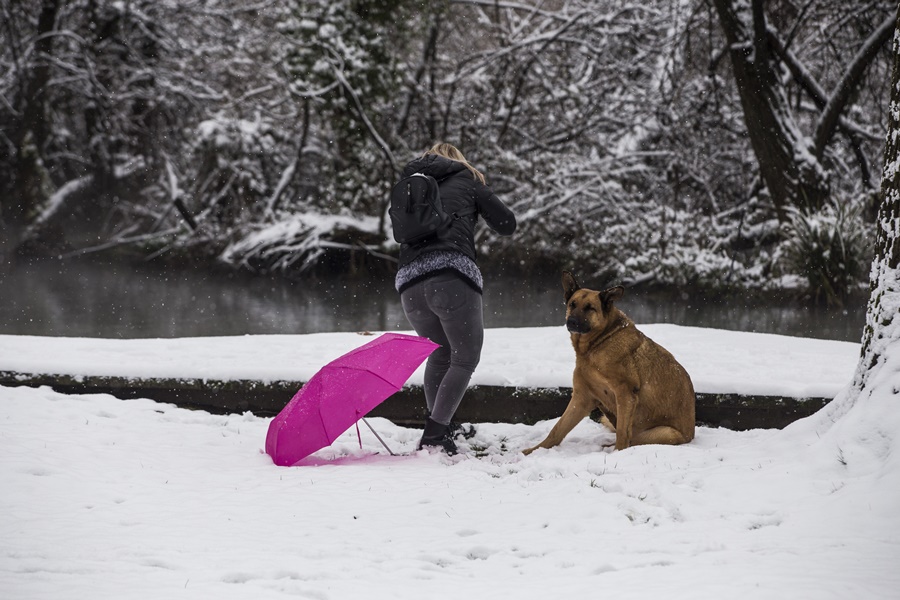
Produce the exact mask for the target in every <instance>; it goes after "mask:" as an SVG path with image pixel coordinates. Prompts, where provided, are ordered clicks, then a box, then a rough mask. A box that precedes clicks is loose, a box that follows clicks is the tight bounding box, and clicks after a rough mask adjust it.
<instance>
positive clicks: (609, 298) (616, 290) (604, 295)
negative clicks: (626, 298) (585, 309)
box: [600, 285, 625, 310]
mask: <svg viewBox="0 0 900 600" xmlns="http://www.w3.org/2000/svg"><path fill="white" fill-rule="evenodd" d="M624 294H625V288H623V287H622V286H621V285H617V286H616V287H611V288H609V289H606V290H603V291H602V292H600V301H601V302H602V303H603V310H609V309H610V307H611V306H612V305H613V302H615V301H616V300H618V299H619V298H621V297H622V296H623V295H624Z"/></svg>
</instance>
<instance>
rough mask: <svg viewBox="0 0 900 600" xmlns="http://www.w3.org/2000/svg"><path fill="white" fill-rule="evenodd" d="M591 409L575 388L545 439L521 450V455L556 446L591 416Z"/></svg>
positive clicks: (591, 406) (583, 395)
mask: <svg viewBox="0 0 900 600" xmlns="http://www.w3.org/2000/svg"><path fill="white" fill-rule="evenodd" d="M592 408H593V403H591V402H590V400H589V399H588V397H587V396H586V395H585V394H584V393H583V392H580V391H579V388H578V387H576V388H575V389H574V390H573V391H572V399H571V400H569V405H568V406H566V410H565V412H563V414H562V416H561V417H560V418H559V421H557V422H556V425H554V426H553V429H551V430H550V433H548V434H547V437H546V439H544V441H543V442H541V443H540V444H538V445H537V446H534V447H533V448H528V449H527V450H523V453H524V454H526V455H528V454H531V453H532V452H534V451H535V450H537V449H538V448H552V447H553V446H556V445H558V444H559V443H560V442H561V441H563V438H565V437H566V436H567V435H568V434H569V432H570V431H572V429H574V428H575V426H576V425H578V424H579V423H580V422H581V421H582V419H584V418H585V417H586V416H588V415H589V414H591V409H592Z"/></svg>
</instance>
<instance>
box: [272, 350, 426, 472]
mask: <svg viewBox="0 0 900 600" xmlns="http://www.w3.org/2000/svg"><path fill="white" fill-rule="evenodd" d="M437 347H438V345H437V344H435V343H434V342H432V341H431V340H429V339H427V338H423V337H418V336H415V335H405V334H402V333H384V334H382V335H380V336H379V337H377V338H376V339H374V340H372V341H371V342H369V343H368V344H365V345H363V346H360V347H359V348H356V349H355V350H351V351H350V352H348V353H347V354H344V355H343V356H341V357H340V358H336V359H335V360H333V361H331V362H330V363H328V364H327V365H325V366H324V367H322V369H321V370H320V371H319V372H318V373H316V374H315V375H313V376H312V378H311V379H310V380H309V381H308V382H307V383H306V384H305V385H304V386H303V387H302V388H300V391H298V392H297V393H296V394H295V395H294V397H293V398H292V399H291V401H290V402H288V404H287V406H285V407H284V409H282V411H281V412H280V413H278V416H277V417H275V418H274V419H272V422H271V423H270V424H269V431H268V434H267V435H266V454H268V455H269V456H271V457H272V460H273V461H275V464H276V465H279V466H290V465H293V464H295V463H297V461H299V460H301V459H302V458H304V457H306V456H308V455H310V454H312V453H313V452H315V451H316V450H319V449H320V448H324V447H325V446H328V445H329V444H331V442H333V441H334V440H335V439H337V437H338V436H339V435H341V434H342V433H344V432H345V431H347V429H348V428H349V427H351V426H352V425H353V424H354V423H356V421H358V420H359V419H360V418H362V417H364V416H365V415H366V414H367V413H368V412H369V411H370V410H372V409H373V408H375V407H376V406H378V405H379V404H381V403H382V402H384V400H386V399H387V398H388V396H390V395H391V394H393V393H394V392H396V391H398V390H399V389H400V388H402V387H403V384H404V383H406V380H407V379H409V376H410V375H412V374H413V371H415V370H416V369H417V368H418V366H419V365H420V364H422V361H424V360H425V359H426V358H427V357H428V355H429V354H431V353H432V352H433V351H434V350H435V349H436V348H437Z"/></svg>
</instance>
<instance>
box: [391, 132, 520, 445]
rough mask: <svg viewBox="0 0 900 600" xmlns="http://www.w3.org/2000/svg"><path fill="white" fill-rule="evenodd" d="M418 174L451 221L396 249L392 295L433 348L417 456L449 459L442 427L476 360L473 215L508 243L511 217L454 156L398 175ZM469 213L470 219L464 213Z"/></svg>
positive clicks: (442, 147) (424, 159) (448, 435)
mask: <svg viewBox="0 0 900 600" xmlns="http://www.w3.org/2000/svg"><path fill="white" fill-rule="evenodd" d="M413 173H424V174H425V175H430V176H432V177H434V178H435V179H436V180H437V181H438V186H439V187H440V195H441V202H442V203H443V205H444V210H445V211H446V212H447V213H448V214H453V213H459V214H468V215H469V216H462V217H460V218H457V219H455V220H454V221H453V222H452V224H451V226H450V229H449V231H447V232H445V233H443V234H441V235H440V237H438V238H434V239H432V240H430V241H427V242H424V243H422V244H417V245H410V244H402V245H401V246H400V268H399V270H398V271H397V279H396V287H397V291H399V292H400V297H401V302H402V304H403V311H404V312H405V313H406V318H407V319H408V320H409V323H410V325H412V326H413V329H415V330H416V333H417V334H419V335H420V336H422V337H427V338H429V339H430V340H432V341H433V342H435V343H436V344H440V348H438V349H437V350H435V351H434V352H433V353H432V354H431V356H429V358H428V362H427V364H426V365H425V402H426V404H427V406H428V414H429V417H428V420H427V421H426V423H425V432H424V433H423V435H422V440H421V441H420V442H419V448H420V449H421V448H423V447H428V446H435V447H438V448H440V449H442V450H444V451H445V452H446V453H447V454H456V452H457V449H456V444H455V443H454V442H453V435H452V432H451V429H450V420H451V419H452V418H453V415H454V414H455V413H456V409H457V408H458V407H459V403H460V401H461V400H462V397H463V394H464V393H465V391H466V388H467V387H468V385H469V379H470V378H471V377H472V373H473V372H474V371H475V367H476V366H477V365H478V361H479V360H480V359H481V346H482V342H483V341H484V320H483V316H482V307H481V292H482V288H483V282H482V278H481V271H479V269H478V266H477V265H476V264H475V223H476V221H477V220H478V215H481V217H482V218H483V219H484V221H485V222H486V223H487V224H488V226H489V227H490V228H491V229H493V230H494V231H496V232H497V233H499V234H500V235H512V233H513V232H514V231H515V230H516V217H515V215H513V213H512V211H511V210H509V208H507V207H506V205H505V204H503V202H502V201H501V200H500V199H499V198H498V197H497V196H496V195H495V194H494V193H493V192H492V191H491V188H489V187H488V186H487V185H485V180H484V175H482V174H481V173H480V172H479V171H478V170H477V169H476V168H475V167H473V166H472V165H470V164H469V162H468V161H467V160H466V158H465V157H464V156H463V155H462V152H460V151H459V150H458V149H457V148H455V147H454V146H451V145H450V144H443V143H440V144H435V145H434V147H433V148H431V150H428V151H427V152H426V153H425V154H424V155H423V156H421V157H419V158H417V159H415V160H413V161H412V162H410V163H409V164H408V165H406V167H405V168H404V169H403V174H402V177H408V176H410V175H412V174H413ZM472 207H474V208H475V213H474V214H471V211H468V212H467V211H466V209H470V208H472Z"/></svg>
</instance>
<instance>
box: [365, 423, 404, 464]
mask: <svg viewBox="0 0 900 600" xmlns="http://www.w3.org/2000/svg"><path fill="white" fill-rule="evenodd" d="M362 422H363V423H365V424H366V427H368V428H369V430H370V431H371V432H372V433H374V434H375V437H377V438H378V441H379V442H381V445H382V446H384V449H385V450H387V451H388V452H389V453H390V455H391V456H397V455H396V454H394V451H393V450H391V449H390V448H389V447H388V445H387V444H385V443H384V440H383V439H381V436H380V435H378V432H377V431H375V430H374V429H372V426H371V425H369V422H368V421H366V420H365V419H363V420H362ZM356 433H357V435H358V434H359V422H358V421H357V425H356ZM360 443H361V442H360Z"/></svg>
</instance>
